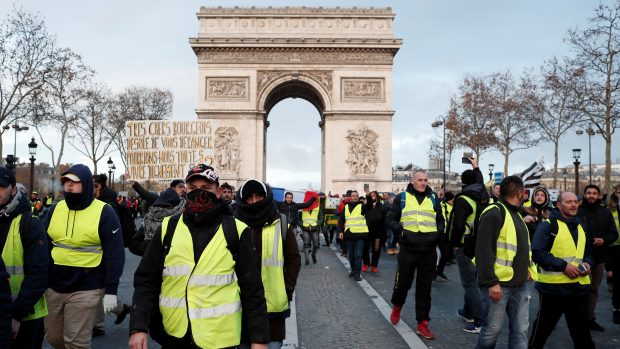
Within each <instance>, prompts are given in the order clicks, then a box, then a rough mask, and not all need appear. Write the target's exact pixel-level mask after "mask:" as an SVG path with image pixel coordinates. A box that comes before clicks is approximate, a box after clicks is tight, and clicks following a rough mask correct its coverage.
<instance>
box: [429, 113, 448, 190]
mask: <svg viewBox="0 0 620 349" xmlns="http://www.w3.org/2000/svg"><path fill="white" fill-rule="evenodd" d="M439 119H440V120H437V121H435V122H433V123H432V124H431V126H432V127H433V128H437V127H439V126H443V143H442V146H441V147H442V148H443V159H442V163H443V165H442V166H443V191H444V193H445V192H446V117H445V116H442V115H440V116H439Z"/></svg>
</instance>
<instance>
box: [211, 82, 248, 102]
mask: <svg viewBox="0 0 620 349" xmlns="http://www.w3.org/2000/svg"><path fill="white" fill-rule="evenodd" d="M248 81H249V78H221V77H217V78H215V77H207V88H206V98H207V99H219V98H223V99H230V98H233V99H248Z"/></svg>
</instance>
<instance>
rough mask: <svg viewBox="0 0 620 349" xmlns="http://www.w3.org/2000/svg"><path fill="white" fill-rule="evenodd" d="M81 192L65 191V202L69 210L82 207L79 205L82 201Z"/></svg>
mask: <svg viewBox="0 0 620 349" xmlns="http://www.w3.org/2000/svg"><path fill="white" fill-rule="evenodd" d="M83 195H84V194H83V193H69V192H65V202H66V203H67V207H69V209H70V210H80V209H82V208H83V207H81V205H82V202H83V201H84V200H83V199H82V197H83Z"/></svg>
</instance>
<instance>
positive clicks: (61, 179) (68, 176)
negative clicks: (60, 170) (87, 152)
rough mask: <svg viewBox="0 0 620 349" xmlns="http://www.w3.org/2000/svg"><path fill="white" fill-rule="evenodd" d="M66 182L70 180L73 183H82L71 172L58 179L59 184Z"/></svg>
mask: <svg viewBox="0 0 620 349" xmlns="http://www.w3.org/2000/svg"><path fill="white" fill-rule="evenodd" d="M66 180H71V181H74V182H81V181H82V180H81V179H80V177H78V176H77V175H76V174H75V173H71V172H68V173H65V174H64V175H62V176H61V177H60V183H64V182H65V181H66Z"/></svg>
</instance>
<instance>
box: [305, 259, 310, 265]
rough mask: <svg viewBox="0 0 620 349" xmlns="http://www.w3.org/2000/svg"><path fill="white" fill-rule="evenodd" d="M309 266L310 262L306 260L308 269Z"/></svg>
mask: <svg viewBox="0 0 620 349" xmlns="http://www.w3.org/2000/svg"><path fill="white" fill-rule="evenodd" d="M309 265H310V261H309V260H307V259H306V264H305V266H306V267H307V266H309Z"/></svg>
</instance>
